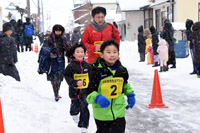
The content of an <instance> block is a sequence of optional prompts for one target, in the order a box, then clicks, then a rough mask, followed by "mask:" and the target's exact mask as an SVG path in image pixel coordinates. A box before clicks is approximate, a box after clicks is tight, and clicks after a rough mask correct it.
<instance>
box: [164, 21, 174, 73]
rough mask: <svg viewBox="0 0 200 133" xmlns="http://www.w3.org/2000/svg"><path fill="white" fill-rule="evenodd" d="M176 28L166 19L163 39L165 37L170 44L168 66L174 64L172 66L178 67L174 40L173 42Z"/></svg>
mask: <svg viewBox="0 0 200 133" xmlns="http://www.w3.org/2000/svg"><path fill="white" fill-rule="evenodd" d="M173 35H174V28H173V27H172V24H171V23H170V22H169V21H165V23H164V31H163V39H165V40H166V41H167V43H168V45H169V50H168V52H169V53H168V54H169V59H168V62H167V66H168V65H170V64H172V67H170V68H176V57H175V50H174V42H173ZM167 70H168V67H167Z"/></svg>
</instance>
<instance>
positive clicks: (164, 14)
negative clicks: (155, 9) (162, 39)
mask: <svg viewBox="0 0 200 133" xmlns="http://www.w3.org/2000/svg"><path fill="white" fill-rule="evenodd" d="M165 19H167V12H166V11H163V12H161V22H162V26H164V21H165Z"/></svg>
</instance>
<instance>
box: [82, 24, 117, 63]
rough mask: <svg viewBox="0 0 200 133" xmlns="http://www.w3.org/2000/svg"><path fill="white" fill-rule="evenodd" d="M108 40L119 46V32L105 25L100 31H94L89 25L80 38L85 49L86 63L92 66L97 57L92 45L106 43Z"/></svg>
mask: <svg viewBox="0 0 200 133" xmlns="http://www.w3.org/2000/svg"><path fill="white" fill-rule="evenodd" d="M110 39H113V40H115V41H116V42H117V43H118V44H120V36H119V31H118V30H117V28H116V27H115V26H114V25H113V24H111V23H107V24H106V27H105V28H104V29H103V30H102V31H95V30H94V29H93V27H92V24H91V25H89V26H88V27H87V28H86V29H85V31H84V33H83V36H82V42H83V43H84V45H85V46H86V48H87V56H86V61H87V62H88V63H90V64H92V63H93V62H94V60H95V59H96V58H97V57H99V54H95V53H94V52H95V50H96V46H95V45H94V44H95V42H96V41H106V40H110ZM87 57H88V58H87Z"/></svg>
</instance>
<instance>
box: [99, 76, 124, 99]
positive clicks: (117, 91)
mask: <svg viewBox="0 0 200 133" xmlns="http://www.w3.org/2000/svg"><path fill="white" fill-rule="evenodd" d="M123 83H124V79H123V78H121V77H115V78H107V79H103V80H101V94H102V95H103V96H105V97H106V98H111V99H114V98H117V97H118V96H120V95H121V93H122V88H123Z"/></svg>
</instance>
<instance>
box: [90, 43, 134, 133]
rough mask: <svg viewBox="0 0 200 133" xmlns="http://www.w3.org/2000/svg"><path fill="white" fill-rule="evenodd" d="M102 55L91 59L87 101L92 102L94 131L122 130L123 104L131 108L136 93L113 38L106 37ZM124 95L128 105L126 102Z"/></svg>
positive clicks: (120, 131) (110, 131)
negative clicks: (92, 60) (95, 127)
mask: <svg viewBox="0 0 200 133" xmlns="http://www.w3.org/2000/svg"><path fill="white" fill-rule="evenodd" d="M100 51H101V55H100V57H101V58H100V57H99V58H97V59H96V60H95V62H94V63H93V69H92V71H91V78H90V79H91V80H90V84H89V90H90V91H91V93H90V94H89V95H88V96H87V102H88V103H89V104H92V107H93V116H94V119H95V122H96V126H97V131H96V133H124V132H125V127H126V120H125V108H126V109H129V108H133V106H134V104H135V94H134V91H133V89H132V87H131V86H130V84H129V83H128V77H129V76H128V71H127V69H126V68H125V67H124V66H123V65H122V64H121V62H120V61H119V60H118V57H119V45H118V44H117V42H115V41H114V40H107V41H105V42H104V43H103V44H102V45H101V48H100ZM124 96H127V99H128V100H127V101H128V105H127V106H125V100H124Z"/></svg>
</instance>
